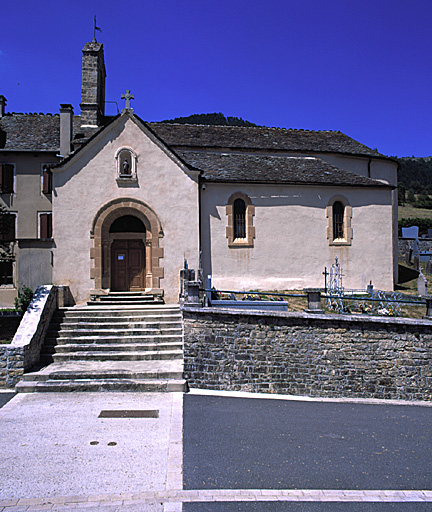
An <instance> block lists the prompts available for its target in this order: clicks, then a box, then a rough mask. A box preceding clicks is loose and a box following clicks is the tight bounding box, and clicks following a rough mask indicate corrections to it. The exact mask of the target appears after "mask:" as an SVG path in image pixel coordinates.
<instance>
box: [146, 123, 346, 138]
mask: <svg viewBox="0 0 432 512" xmlns="http://www.w3.org/2000/svg"><path fill="white" fill-rule="evenodd" d="M149 124H158V125H164V126H165V125H167V126H170V125H174V126H201V127H203V126H204V127H209V128H236V129H246V130H263V129H264V130H275V131H276V130H277V131H279V130H280V131H288V132H311V133H342V132H341V131H340V130H310V129H308V128H284V127H282V126H235V125H229V124H200V123H165V122H163V121H149ZM343 135H345V134H343Z"/></svg>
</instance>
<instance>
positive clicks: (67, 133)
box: [60, 103, 73, 158]
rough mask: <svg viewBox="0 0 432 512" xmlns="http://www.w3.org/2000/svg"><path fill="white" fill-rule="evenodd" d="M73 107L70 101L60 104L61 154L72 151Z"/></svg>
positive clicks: (64, 154) (68, 153) (65, 155)
mask: <svg viewBox="0 0 432 512" xmlns="http://www.w3.org/2000/svg"><path fill="white" fill-rule="evenodd" d="M72 119H73V107H72V105H69V103H62V104H61V105H60V155H61V156H64V157H65V158H66V157H67V156H68V155H70V153H71V141H72Z"/></svg>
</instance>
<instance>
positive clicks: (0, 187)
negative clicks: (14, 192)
mask: <svg viewBox="0 0 432 512" xmlns="http://www.w3.org/2000/svg"><path fill="white" fill-rule="evenodd" d="M0 194H3V164H0Z"/></svg>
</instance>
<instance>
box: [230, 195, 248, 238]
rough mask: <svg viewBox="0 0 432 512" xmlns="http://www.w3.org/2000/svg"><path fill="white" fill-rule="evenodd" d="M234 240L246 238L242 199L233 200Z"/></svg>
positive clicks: (244, 207) (244, 212)
mask: <svg viewBox="0 0 432 512" xmlns="http://www.w3.org/2000/svg"><path fill="white" fill-rule="evenodd" d="M233 238H234V240H236V239H238V238H246V203H245V202H244V201H243V199H236V200H235V201H234V237H233Z"/></svg>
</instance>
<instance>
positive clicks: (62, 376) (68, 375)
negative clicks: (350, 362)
mask: <svg viewBox="0 0 432 512" xmlns="http://www.w3.org/2000/svg"><path fill="white" fill-rule="evenodd" d="M182 378H183V373H182V372H168V371H167V372H153V373H152V372H132V371H127V370H118V371H102V372H98V371H92V372H85V371H61V372H50V373H49V374H40V373H37V372H32V373H25V374H24V375H23V380H24V381H39V382H46V381H48V380H80V379H85V380H105V379H144V380H151V379H157V380H166V379H179V380H181V379H182Z"/></svg>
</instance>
